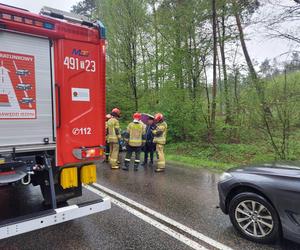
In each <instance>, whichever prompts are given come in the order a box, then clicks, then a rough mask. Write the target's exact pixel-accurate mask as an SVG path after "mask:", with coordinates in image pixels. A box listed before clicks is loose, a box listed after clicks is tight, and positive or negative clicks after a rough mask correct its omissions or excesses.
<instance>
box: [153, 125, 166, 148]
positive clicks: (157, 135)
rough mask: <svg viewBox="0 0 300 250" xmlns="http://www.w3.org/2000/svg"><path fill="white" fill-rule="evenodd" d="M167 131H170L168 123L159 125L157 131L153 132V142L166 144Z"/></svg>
mask: <svg viewBox="0 0 300 250" xmlns="http://www.w3.org/2000/svg"><path fill="white" fill-rule="evenodd" d="M167 130H168V125H167V123H166V122H161V123H158V124H157V127H156V129H154V130H153V132H152V133H153V135H154V139H153V142H154V143H157V144H161V145H164V144H166V141H167Z"/></svg>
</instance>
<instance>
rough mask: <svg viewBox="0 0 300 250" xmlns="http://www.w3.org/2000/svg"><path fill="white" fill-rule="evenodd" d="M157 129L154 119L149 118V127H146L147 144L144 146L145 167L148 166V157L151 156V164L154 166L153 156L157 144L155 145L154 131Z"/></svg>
mask: <svg viewBox="0 0 300 250" xmlns="http://www.w3.org/2000/svg"><path fill="white" fill-rule="evenodd" d="M155 128H156V125H155V124H154V117H153V116H148V120H147V127H146V144H145V146H144V153H145V156H144V162H143V165H144V166H146V165H147V164H148V156H149V154H150V164H151V165H153V156H154V152H155V147H156V145H155V143H153V138H154V136H153V133H152V131H153V130H154V129H155Z"/></svg>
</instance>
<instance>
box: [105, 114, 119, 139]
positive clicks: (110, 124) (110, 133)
mask: <svg viewBox="0 0 300 250" xmlns="http://www.w3.org/2000/svg"><path fill="white" fill-rule="evenodd" d="M106 131H107V141H108V142H109V143H118V142H119V139H121V134H120V124H119V121H118V120H117V119H116V118H115V117H112V118H110V119H109V120H108V121H107V130H106Z"/></svg>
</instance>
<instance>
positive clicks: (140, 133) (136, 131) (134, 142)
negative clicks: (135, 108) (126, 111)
mask: <svg viewBox="0 0 300 250" xmlns="http://www.w3.org/2000/svg"><path fill="white" fill-rule="evenodd" d="M141 116H142V115H141V113H135V114H134V115H133V122H131V123H129V125H128V127H127V138H126V141H127V153H126V156H125V162H124V166H123V168H122V169H123V170H126V171H128V169H129V165H130V160H131V156H132V153H133V152H134V153H135V161H134V171H137V170H138V167H139V165H140V155H141V151H142V147H143V145H144V143H145V133H146V128H145V125H144V124H143V123H142V122H141V121H140V119H141Z"/></svg>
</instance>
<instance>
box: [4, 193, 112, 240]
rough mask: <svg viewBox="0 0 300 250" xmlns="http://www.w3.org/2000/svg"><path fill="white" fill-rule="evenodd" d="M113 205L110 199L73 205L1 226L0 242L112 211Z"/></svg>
mask: <svg viewBox="0 0 300 250" xmlns="http://www.w3.org/2000/svg"><path fill="white" fill-rule="evenodd" d="M110 208H111V203H110V199H109V198H103V200H101V201H98V202H90V203H87V204H82V205H71V206H66V207H62V208H57V209H55V210H47V211H45V212H42V214H41V215H37V216H32V217H28V216H27V217H26V218H24V217H22V219H21V220H19V221H17V219H18V218H17V219H16V220H15V221H13V222H9V223H7V224H0V240H1V239H5V238H8V237H12V236H15V235H19V234H23V233H27V232H31V231H34V230H37V229H41V228H45V227H49V226H52V225H56V224H60V223H63V222H66V221H70V220H74V219H78V218H81V217H84V216H87V215H91V214H95V213H98V212H102V211H104V210H107V209H110Z"/></svg>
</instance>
